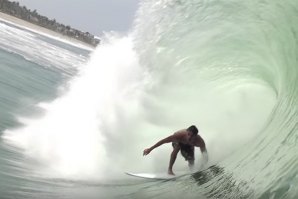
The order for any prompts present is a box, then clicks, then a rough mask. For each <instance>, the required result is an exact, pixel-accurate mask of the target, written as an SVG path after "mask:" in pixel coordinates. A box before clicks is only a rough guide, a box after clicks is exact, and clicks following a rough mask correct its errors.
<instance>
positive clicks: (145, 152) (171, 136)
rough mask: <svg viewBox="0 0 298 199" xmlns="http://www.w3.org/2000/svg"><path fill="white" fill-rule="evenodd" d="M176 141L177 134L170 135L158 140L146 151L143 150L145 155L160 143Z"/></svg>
mask: <svg viewBox="0 0 298 199" xmlns="http://www.w3.org/2000/svg"><path fill="white" fill-rule="evenodd" d="M174 141H176V136H175V135H170V136H169V137H166V138H164V139H162V140H160V141H158V142H157V143H156V144H154V145H153V146H152V147H150V148H147V149H145V150H144V152H143V155H148V154H149V153H150V152H151V151H152V150H153V149H155V148H157V147H159V146H160V145H163V144H165V143H169V142H174Z"/></svg>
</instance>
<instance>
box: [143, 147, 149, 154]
mask: <svg viewBox="0 0 298 199" xmlns="http://www.w3.org/2000/svg"><path fill="white" fill-rule="evenodd" d="M150 152H151V149H150V148H148V149H145V150H144V152H143V155H148V154H149V153H150Z"/></svg>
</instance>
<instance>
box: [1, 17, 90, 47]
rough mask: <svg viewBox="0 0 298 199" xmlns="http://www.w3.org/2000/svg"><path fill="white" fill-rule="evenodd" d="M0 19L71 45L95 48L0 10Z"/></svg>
mask: <svg viewBox="0 0 298 199" xmlns="http://www.w3.org/2000/svg"><path fill="white" fill-rule="evenodd" d="M0 21H4V22H7V23H10V24H13V25H16V26H19V27H22V28H24V29H27V30H30V31H32V32H35V33H38V34H41V35H44V36H48V37H52V38H54V39H57V40H61V41H63V42H65V43H69V44H71V45H75V46H78V47H82V48H86V49H88V50H94V49H95V47H94V46H92V45H89V44H87V43H85V42H82V41H79V40H77V39H74V38H71V37H68V36H65V35H62V34H60V33H57V32H55V31H52V30H49V29H47V28H43V27H41V26H38V25H35V24H32V23H30V22H27V21H25V20H22V19H19V18H17V17H14V16H11V15H8V14H5V13H3V12H0Z"/></svg>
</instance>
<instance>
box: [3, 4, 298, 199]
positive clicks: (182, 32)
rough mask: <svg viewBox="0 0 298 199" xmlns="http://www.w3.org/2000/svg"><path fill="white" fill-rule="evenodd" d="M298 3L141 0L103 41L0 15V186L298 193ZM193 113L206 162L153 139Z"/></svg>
mask: <svg viewBox="0 0 298 199" xmlns="http://www.w3.org/2000/svg"><path fill="white" fill-rule="evenodd" d="M297 21H298V2H297V1H294V0H285V1H278V0H270V1H269V0H250V1H239V0H224V1H212V0H209V1H203V0H156V1H149V0H144V1H142V2H141V3H140V5H139V9H138V11H137V13H136V17H135V21H134V25H133V27H131V29H130V31H129V33H127V34H126V35H121V34H117V33H108V34H106V35H105V37H104V38H103V39H102V44H101V45H100V46H98V47H97V48H96V49H95V50H93V51H91V50H90V49H84V48H83V47H82V46H79V45H76V44H70V43H65V42H63V41H61V40H60V39H55V38H53V37H48V36H46V35H41V34H38V33H35V32H32V31H30V30H27V29H24V27H18V26H16V25H15V24H11V23H8V22H5V21H1V20H0V40H1V41H0V58H1V59H0V60H1V61H0V198H1V199H2V198H3V199H13V198H22V199H27V198H28V199H31V198H36V199H37V198H56V199H76V198H100V199H110V198H124V199H139V198H141V199H142V198H145V199H152V198H154V199H155V198H158V199H160V198H164V199H167V198H196V199H204V198H220V199H222V198H228V199H231V198H235V199H238V198H253V199H254V198H262V199H267V198H268V199H269V198H270V199H280V198H298V188H297V187H298V153H297V151H298V150H297V149H298V147H297V142H298V99H297V98H298V59H297V57H298V26H297ZM192 124H195V125H197V127H198V128H199V133H200V135H201V136H202V137H203V139H204V140H205V142H206V145H207V150H208V155H209V162H208V165H205V166H204V167H203V166H202V158H201V154H200V151H199V150H196V167H195V171H194V172H193V173H189V170H188V167H187V162H185V161H184V159H183V158H182V157H180V155H179V157H178V158H177V160H176V163H175V165H174V172H176V173H177V174H179V173H184V174H185V173H189V174H187V175H184V176H182V177H178V178H176V179H175V180H158V181H153V180H146V179H138V178H134V177H131V176H127V175H125V174H124V172H127V171H128V172H142V173H143V172H148V173H165V172H166V171H167V166H168V162H169V156H170V153H171V150H172V149H171V144H167V145H163V146H160V147H159V148H156V149H155V150H153V151H152V152H151V153H150V154H149V155H148V156H146V157H143V156H142V152H143V150H144V149H145V148H147V147H150V146H152V145H153V144H155V143H156V142H157V141H158V140H159V139H162V138H164V137H166V136H168V135H170V134H172V133H173V132H175V131H177V130H179V129H182V128H187V127H188V126H190V125H192Z"/></svg>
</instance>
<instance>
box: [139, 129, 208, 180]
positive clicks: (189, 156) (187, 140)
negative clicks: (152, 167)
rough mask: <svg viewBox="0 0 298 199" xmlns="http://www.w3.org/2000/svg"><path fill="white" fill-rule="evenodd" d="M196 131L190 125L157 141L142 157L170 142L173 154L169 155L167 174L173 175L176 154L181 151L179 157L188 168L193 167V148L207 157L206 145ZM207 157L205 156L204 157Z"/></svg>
mask: <svg viewBox="0 0 298 199" xmlns="http://www.w3.org/2000/svg"><path fill="white" fill-rule="evenodd" d="M198 132H199V131H198V129H197V127H196V126H194V125H192V126H190V127H188V128H187V129H182V130H180V131H177V132H175V133H174V134H173V135H170V136H169V137H166V138H164V139H162V140H160V141H158V142H157V143H156V144H155V145H153V146H152V147H150V148H147V149H145V150H144V152H143V155H148V154H149V153H150V152H151V151H152V150H153V149H155V148H157V147H159V146H160V145H162V144H165V143H169V142H172V146H173V152H172V153H171V158H170V163H169V168H168V174H170V175H175V174H174V172H173V165H174V163H175V160H176V157H177V154H178V152H179V151H180V150H181V155H182V156H183V157H184V158H185V160H186V161H188V166H189V167H190V168H192V167H193V166H194V162H195V161H194V160H195V157H194V147H200V150H201V152H202V154H206V155H207V150H206V145H205V142H204V140H203V138H202V137H201V136H200V135H198ZM205 157H207V156H205Z"/></svg>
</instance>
